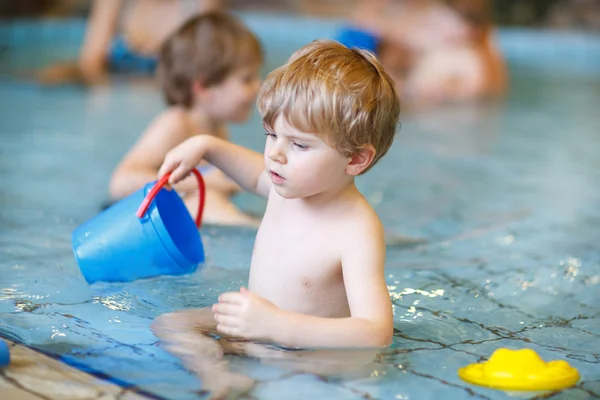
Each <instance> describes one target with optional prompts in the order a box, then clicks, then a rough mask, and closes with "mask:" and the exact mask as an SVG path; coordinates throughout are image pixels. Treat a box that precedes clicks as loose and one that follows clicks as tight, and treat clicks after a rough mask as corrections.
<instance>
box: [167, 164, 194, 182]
mask: <svg viewBox="0 0 600 400" xmlns="http://www.w3.org/2000/svg"><path fill="white" fill-rule="evenodd" d="M189 172H190V171H189V170H188V168H186V166H185V165H183V164H179V165H178V166H177V168H175V170H174V171H173V172H172V173H171V177H170V178H169V183H177V182H179V181H180V180H182V179H184V178H185V177H186V176H187V175H188V174H189Z"/></svg>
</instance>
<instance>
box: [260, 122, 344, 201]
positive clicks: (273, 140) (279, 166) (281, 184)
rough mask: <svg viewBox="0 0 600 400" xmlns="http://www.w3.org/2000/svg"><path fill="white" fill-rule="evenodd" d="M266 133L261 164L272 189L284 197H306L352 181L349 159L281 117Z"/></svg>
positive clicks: (317, 137)
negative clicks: (349, 171) (348, 169)
mask: <svg viewBox="0 0 600 400" xmlns="http://www.w3.org/2000/svg"><path fill="white" fill-rule="evenodd" d="M273 128H274V129H273V132H267V142H266V144H265V152H264V156H265V166H266V169H267V173H268V174H269V177H270V178H271V181H272V182H273V185H274V187H275V191H276V192H277V193H278V194H279V195H280V196H282V197H284V198H286V199H294V198H306V197H311V196H314V195H318V194H321V193H324V192H328V191H332V190H336V189H337V188H341V187H343V186H345V185H347V184H348V183H349V182H351V181H352V177H351V176H350V175H348V174H347V173H346V166H347V165H348V162H349V161H350V160H349V159H348V158H346V157H344V156H343V155H342V154H341V153H340V152H339V151H337V150H336V149H334V148H333V147H331V146H330V145H329V144H327V143H326V142H325V141H324V140H323V139H322V138H320V137H319V136H317V135H316V134H312V133H305V132H302V131H299V130H298V129H296V128H294V127H293V126H291V125H290V124H289V123H288V122H287V120H286V119H285V117H282V116H279V117H277V119H276V120H275V124H274V126H273Z"/></svg>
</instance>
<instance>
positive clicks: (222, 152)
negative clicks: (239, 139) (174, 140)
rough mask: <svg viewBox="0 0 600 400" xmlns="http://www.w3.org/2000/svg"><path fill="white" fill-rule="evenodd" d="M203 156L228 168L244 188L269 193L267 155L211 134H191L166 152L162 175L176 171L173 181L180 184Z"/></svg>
mask: <svg viewBox="0 0 600 400" xmlns="http://www.w3.org/2000/svg"><path fill="white" fill-rule="evenodd" d="M203 159H204V160H206V161H208V162H209V163H211V164H212V165H214V166H215V167H217V168H219V169H220V170H221V171H223V172H225V174H227V176H229V177H230V178H231V179H233V180H234V181H235V182H236V183H237V184H238V185H240V186H241V187H242V189H244V190H246V191H248V192H252V193H255V194H257V195H259V196H263V197H267V196H268V194H269V190H270V187H271V185H270V180H269V177H268V175H267V173H266V171H265V164H264V160H263V156H262V155H261V154H260V153H257V152H255V151H253V150H250V149H247V148H245V147H242V146H238V145H236V144H233V143H231V142H228V141H226V140H223V139H219V138H216V137H212V136H208V135H201V136H196V137H193V138H190V139H188V140H186V141H185V142H183V143H181V144H180V145H179V146H177V147H176V148H174V149H173V150H171V151H170V152H169V153H168V154H167V155H166V157H165V161H164V162H163V165H162V166H161V167H160V170H159V171H158V175H159V176H163V175H164V174H166V173H168V172H172V173H171V177H170V179H169V183H171V184H176V183H177V182H180V181H181V180H182V179H184V178H185V177H186V176H187V175H188V174H189V173H190V171H191V170H192V169H194V168H196V166H197V165H198V164H199V163H200V161H202V160H203Z"/></svg>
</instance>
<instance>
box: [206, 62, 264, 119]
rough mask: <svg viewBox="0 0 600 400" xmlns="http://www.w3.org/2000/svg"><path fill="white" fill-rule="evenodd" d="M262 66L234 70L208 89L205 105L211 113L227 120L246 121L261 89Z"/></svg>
mask: <svg viewBox="0 0 600 400" xmlns="http://www.w3.org/2000/svg"><path fill="white" fill-rule="evenodd" d="M259 72H260V66H259V65H256V66H248V67H244V68H241V69H238V70H237V71H234V72H233V73H232V74H231V75H229V76H228V77H227V78H225V80H224V81H223V82H221V83H219V84H217V85H213V86H210V87H208V88H207V89H206V91H207V98H206V99H205V101H204V107H206V109H208V111H209V112H210V114H211V115H213V116H214V117H215V118H218V119H220V120H223V121H227V122H244V121H246V120H247V119H248V118H249V117H250V113H251V112H252V110H253V109H254V103H255V101H256V96H257V95H258V91H259V89H260V83H261V82H260V75H259Z"/></svg>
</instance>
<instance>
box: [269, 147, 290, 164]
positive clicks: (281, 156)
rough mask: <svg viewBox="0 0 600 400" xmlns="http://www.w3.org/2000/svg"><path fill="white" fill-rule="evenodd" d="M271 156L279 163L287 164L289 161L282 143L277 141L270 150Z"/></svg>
mask: <svg viewBox="0 0 600 400" xmlns="http://www.w3.org/2000/svg"><path fill="white" fill-rule="evenodd" d="M269 158H270V159H271V160H272V161H275V162H277V163H279V164H285V163H286V162H287V158H286V157H285V153H284V152H283V150H282V148H281V145H279V144H277V143H276V144H274V145H273V147H271V149H270V150H269Z"/></svg>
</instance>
